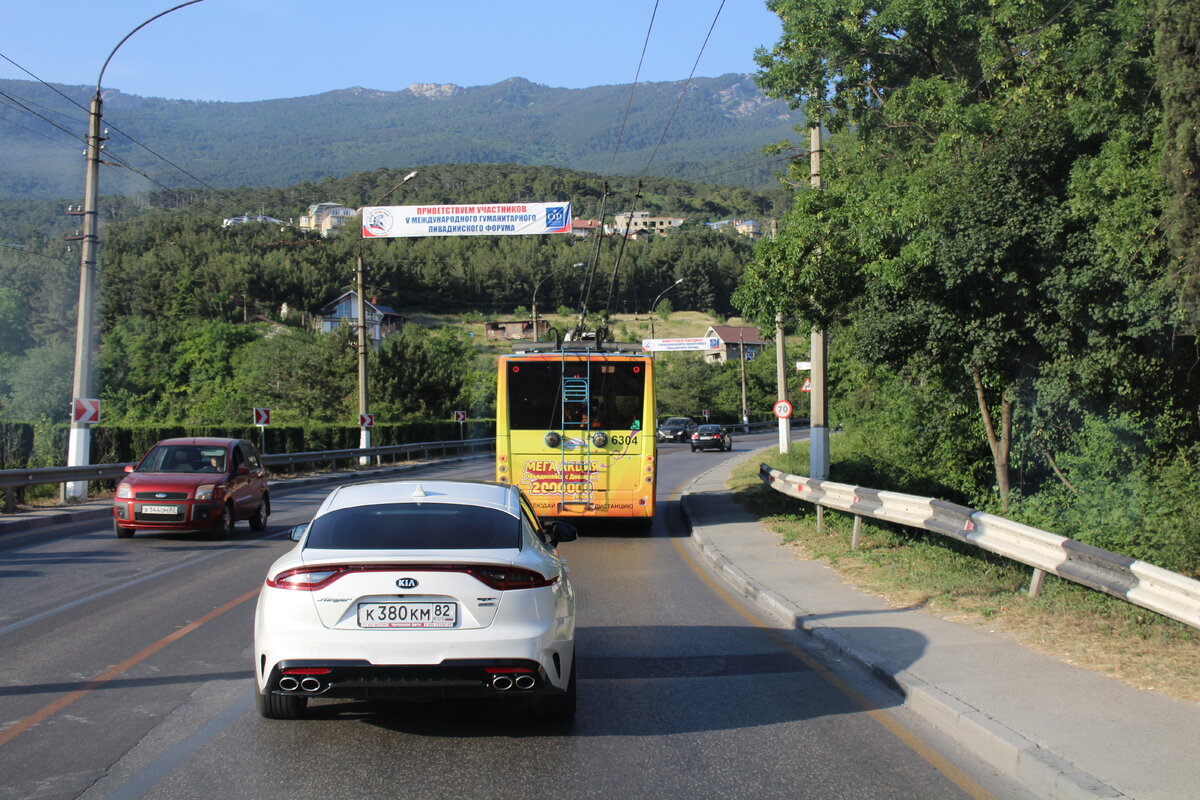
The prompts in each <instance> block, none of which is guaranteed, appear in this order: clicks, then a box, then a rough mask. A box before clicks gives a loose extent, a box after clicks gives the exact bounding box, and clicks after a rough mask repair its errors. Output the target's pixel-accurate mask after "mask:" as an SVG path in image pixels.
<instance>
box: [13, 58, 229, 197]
mask: <svg viewBox="0 0 1200 800" xmlns="http://www.w3.org/2000/svg"><path fill="white" fill-rule="evenodd" d="M0 58H3V59H4V60H5V61H7V62H8V63H10V64H12V65H13V66H14V67H16V68H17V69H19V70H21V71H22V72H24V73H25V74H26V75H28V76H30V77H31V78H33V79H34V80H36V81H37V82H38V83H40V84H42V85H43V86H45V87H46V88H48V89H50V90H51V91H53V92H54V93H55V94H58V95H59V96H60V97H62V98H63V99H65V100H67V101H68V102H69V103H71V104H72V105H74V106H76V107H78V108H79V109H81V110H82V111H84V112H85V113H89V114H90V113H91V112H90V111H88V109H87V108H85V107H84V106H83V105H82V104H81V103H79V102H78V101H77V100H75V99H74V98H72V97H70V96H69V95H67V94H65V93H64V92H62V91H61V90H59V89H58V87H56V86H53V85H52V84H50V83H47V82H46V81H44V80H42V79H41V78H40V77H38V76H37V75H35V74H34V73H32V72H30V71H29V70H28V69H26V68H25V67H23V66H21V65H20V64H18V63H17V62H16V61H13V60H12V59H11V58H9V57H8V56H6V55H4V54H3V53H0ZM0 95H4V96H5V97H8V95H7V94H5V93H4V92H3V91H2V90H0ZM23 108H24V106H23ZM25 110H26V111H28V112H29V113H31V114H34V115H35V116H37V117H39V118H40V119H42V120H43V121H44V122H47V123H49V124H51V125H54V127H56V128H58V129H59V130H61V131H63V132H64V133H66V134H67V135H69V136H74V137H75V138H77V139H80V140H81V141H83V142H84V143H85V144H86V143H87V138H86V137H81V136H78V135H77V134H73V133H71V132H70V131H68V130H66V129H65V128H63V127H62V126H60V125H57V124H56V123H54V122H53V121H51V120H49V119H47V118H46V117H43V116H41V115H40V114H38V113H37V112H35V111H33V110H32V109H29V108H25ZM56 113H61V112H56ZM106 125H107V127H108V129H109V130H110V131H113V132H115V133H119V134H120V135H121V136H124V137H125V138H126V139H128V140H129V141H131V142H133V143H134V144H135V145H137V146H138V147H140V148H142V149H143V150H145V151H146V152H147V153H149V154H150V155H152V156H154V157H155V158H157V159H159V160H160V161H162V162H163V163H165V164H167V165H169V166H170V167H172V168H173V169H175V170H178V171H179V172H180V173H182V174H184V175H186V176H187V177H189V178H191V179H192V180H194V181H196V182H197V183H199V184H200V185H201V186H203V187H204V188H206V189H208V190H210V191H212V192H213V193H215V194H217V195H218V196H220V197H221V198H223V199H225V200H228V201H230V202H233V198H232V197H230V196H229V195H227V194H225V192H223V191H221V190H220V189H218V188H216V187H215V186H213V185H211V184H209V183H208V182H207V181H205V180H204V179H202V178H199V177H197V176H196V175H193V174H192V173H191V172H189V171H188V170H186V169H184V168H183V167H181V166H180V165H179V164H176V163H175V162H174V161H172V160H171V159H169V158H167V157H166V156H164V155H162V154H161V153H158V152H157V151H155V150H154V149H153V148H151V147H150V146H149V145H146V144H144V143H142V142H141V141H139V140H138V139H137V138H136V137H134V136H133V135H132V134H129V133H126V132H125V131H123V130H121V129H120V128H118V127H117V126H116V125H114V124H112V123H111V122H106ZM109 157H110V158H113V159H114V160H116V161H118V162H119V163H118V164H116V165H115V166H122V167H126V168H127V169H130V170H132V171H133V172H136V173H138V174H139V175H141V176H142V177H145V178H147V180H150V181H151V182H152V183H154V184H155V185H157V186H159V187H162V188H164V189H169V187H167V186H165V185H164V184H162V183H160V182H159V181H157V180H154V179H152V178H149V177H148V175H147V173H146V172H144V171H143V170H140V169H138V168H136V167H134V166H132V165H131V164H129V163H127V162H126V161H125V160H123V159H119V158H117V157H116V156H113V155H111V154H109Z"/></svg>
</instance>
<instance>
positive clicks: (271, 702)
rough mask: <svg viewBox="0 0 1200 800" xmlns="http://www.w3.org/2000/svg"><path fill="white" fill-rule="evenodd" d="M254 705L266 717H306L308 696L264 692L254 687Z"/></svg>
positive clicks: (261, 715)
mask: <svg viewBox="0 0 1200 800" xmlns="http://www.w3.org/2000/svg"><path fill="white" fill-rule="evenodd" d="M254 707H255V708H257V709H258V714H259V716H260V717H263V718H264V719H304V711H305V709H306V708H307V707H308V698H307V697H304V696H303V695H298V694H275V693H273V692H268V693H267V694H263V693H262V692H260V691H258V686H257V684H256V685H255V687H254Z"/></svg>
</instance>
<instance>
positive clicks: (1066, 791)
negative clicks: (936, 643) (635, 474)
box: [680, 473, 1125, 800]
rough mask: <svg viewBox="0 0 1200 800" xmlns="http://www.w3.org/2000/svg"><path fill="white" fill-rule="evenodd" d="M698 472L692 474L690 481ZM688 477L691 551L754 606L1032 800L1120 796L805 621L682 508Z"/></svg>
mask: <svg viewBox="0 0 1200 800" xmlns="http://www.w3.org/2000/svg"><path fill="white" fill-rule="evenodd" d="M705 474H707V473H705ZM702 477H704V476H703V475H701V476H699V477H697V478H696V481H699V480H700V478H702ZM696 481H693V483H692V484H690V485H689V486H688V487H687V488H685V489H684V490H683V496H682V498H681V502H680V507H681V508H682V509H683V516H684V519H685V521H686V522H687V524H688V527H689V528H690V530H691V534H692V535H691V545H692V548H693V549H694V550H695V551H696V553H697V554H698V555H699V556H700V558H701V559H702V560H703V561H704V562H705V563H706V564H708V566H709V567H710V568H711V569H712V570H713V571H714V572H716V573H717V575H718V576H720V577H721V578H722V579H723V580H724V581H725V582H726V583H728V584H729V585H730V586H731V587H732V588H733V589H734V590H735V591H737V592H739V593H741V594H742V595H743V596H745V597H746V598H748V599H749V600H750V601H751V602H752V603H753V604H754V606H756V607H757V608H759V609H760V610H761V611H763V612H765V613H767V614H769V615H770V616H772V617H774V618H776V619H778V620H779V621H781V622H783V623H784V624H785V625H790V626H793V627H794V628H795V630H797V631H799V632H800V633H803V634H805V635H807V636H809V637H810V638H812V639H813V640H814V641H816V642H817V643H818V644H819V645H820V646H821V647H822V648H823V649H825V650H826V651H828V652H830V653H833V654H835V655H837V656H838V657H840V658H844V659H846V660H848V661H852V662H854V663H855V664H858V665H859V666H861V667H862V668H864V669H866V670H867V671H868V672H869V673H870V674H871V675H872V676H873V677H874V678H875V679H876V680H878V681H879V682H881V683H882V684H883V685H884V686H886V687H887V688H889V689H891V690H892V691H895V692H898V693H899V694H900V695H901V696H902V697H903V698H904V704H905V705H906V706H907V707H908V708H909V709H910V710H911V711H913V712H915V713H916V714H918V715H920V716H921V717H922V718H923V719H925V720H926V721H927V722H929V723H930V724H931V725H933V726H934V727H935V728H937V729H938V730H940V731H942V732H944V733H946V734H948V735H949V736H951V737H953V739H954V740H955V741H956V742H958V743H959V744H960V745H962V746H963V747H964V748H965V749H966V750H967V751H968V752H970V753H971V754H973V755H975V756H976V757H978V758H980V759H982V760H983V761H984V762H986V763H988V764H990V765H992V766H993V767H995V768H996V769H998V770H1000V771H1002V772H1003V773H1004V774H1006V775H1008V776H1009V777H1011V778H1012V779H1013V780H1015V781H1017V782H1018V783H1019V784H1020V785H1021V786H1023V787H1024V788H1025V789H1027V790H1029V791H1030V792H1033V793H1034V794H1035V795H1037V796H1038V797H1045V798H1052V800H1087V799H1093V800H1112V799H1113V798H1123V797H1125V795H1124V794H1122V793H1121V792H1118V791H1117V790H1116V789H1113V788H1112V787H1110V786H1107V785H1106V784H1104V783H1103V782H1101V781H1100V780H1098V779H1096V778H1095V777H1093V776H1092V775H1089V774H1088V773H1086V772H1083V771H1082V770H1079V769H1077V768H1076V767H1075V766H1073V765H1072V764H1070V763H1068V762H1067V761H1065V760H1063V759H1062V758H1060V757H1059V756H1057V755H1055V754H1054V753H1052V752H1050V751H1049V750H1045V749H1043V748H1041V747H1039V746H1038V745H1037V744H1036V743H1035V742H1032V741H1030V740H1029V739H1027V738H1026V737H1024V736H1022V735H1021V734H1019V733H1017V732H1016V731H1013V730H1012V729H1010V728H1008V727H1007V726H1005V725H1003V724H1002V723H1000V722H998V721H997V720H995V719H992V718H991V717H989V716H988V715H987V714H985V713H984V712H982V711H980V710H979V709H977V708H975V707H973V706H972V705H970V704H969V703H966V702H964V701H962V700H960V699H959V698H956V697H954V696H952V695H950V694H949V693H947V692H945V691H943V690H941V689H939V688H937V687H936V686H931V685H929V684H927V683H926V682H925V681H923V680H921V679H920V678H918V677H916V676H915V675H912V674H911V673H909V672H907V671H906V670H902V669H897V668H896V667H895V666H894V665H891V664H888V663H887V662H886V660H884V659H883V658H882V657H880V656H879V655H877V654H876V653H873V652H871V651H870V650H868V649H866V648H863V647H861V646H857V645H854V644H853V643H851V642H850V641H848V640H847V639H846V638H845V637H843V636H841V635H839V634H838V633H836V632H835V631H833V630H832V629H830V628H829V627H828V626H826V625H824V624H822V623H821V622H820V621H817V620H812V619H808V617H809V616H810V613H811V612H808V611H806V610H805V609H803V608H800V607H799V606H797V605H795V604H793V603H792V602H790V601H788V600H786V599H784V598H783V597H782V596H780V595H779V594H777V593H776V592H774V591H772V590H771V589H770V588H769V587H767V586H764V585H762V584H760V583H758V582H756V581H755V580H753V579H752V578H750V577H749V576H748V575H746V574H745V573H744V572H743V571H742V570H740V569H739V568H738V567H737V565H736V564H734V563H733V562H732V561H730V560H729V559H728V558H726V557H725V555H724V554H723V553H721V551H720V549H719V548H717V547H716V546H715V545H714V544H713V543H712V541H711V540H710V539H709V538H708V537H707V536H706V535H705V532H704V523H703V521H702V520H697V519H696V518H695V516H694V513H693V512H692V510H691V509H690V508H689V503H688V499H689V495H690V494H691V488H692V486H694V485H695V482H696Z"/></svg>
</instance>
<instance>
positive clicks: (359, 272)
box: [355, 242, 371, 466]
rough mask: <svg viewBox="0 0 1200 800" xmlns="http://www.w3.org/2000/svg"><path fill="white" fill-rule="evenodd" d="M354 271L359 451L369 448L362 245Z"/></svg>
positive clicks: (364, 459) (364, 461)
mask: <svg viewBox="0 0 1200 800" xmlns="http://www.w3.org/2000/svg"><path fill="white" fill-rule="evenodd" d="M357 267H358V268H357V269H356V270H355V274H356V279H357V281H356V284H357V285H356V288H357V290H358V413H359V420H360V425H359V429H358V446H359V448H361V449H366V448H368V447H370V446H371V429H370V428H368V427H367V426H366V425H362V424H361V420H362V419H363V418H364V417H365V416H366V415H367V413H368V411H370V409H369V408H367V299H366V298H365V297H364V296H363V294H364V292H365V291H366V287H365V286H364V285H363V284H364V283H365V281H364V280H363V258H362V243H361V242H360V243H359V246H358V264H357ZM358 463H359V464H361V465H363V466H367V465H368V464H370V463H371V459H370V458H368V457H366V456H364V457H362V458H360V459H359V460H358Z"/></svg>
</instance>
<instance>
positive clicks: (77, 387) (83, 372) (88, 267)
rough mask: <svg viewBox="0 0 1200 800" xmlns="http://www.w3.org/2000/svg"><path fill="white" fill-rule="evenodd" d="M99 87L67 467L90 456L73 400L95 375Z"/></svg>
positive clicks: (82, 487)
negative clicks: (93, 363)
mask: <svg viewBox="0 0 1200 800" xmlns="http://www.w3.org/2000/svg"><path fill="white" fill-rule="evenodd" d="M102 104H103V101H102V100H101V99H100V87H99V85H97V87H96V94H95V96H93V97H92V107H91V116H90V120H89V122H88V140H87V176H86V177H85V179H84V188H83V241H82V245H83V246H82V248H81V254H80V257H79V323H78V327H77V328H76V329H75V377H74V380H73V382H72V385H71V396H72V401H71V406H72V412H71V431H70V433H69V435H68V439H67V466H68V467H80V466H83V465H85V464H90V463H92V462H91V453H92V428H91V425H90V424H88V423H86V422H77V421H76V420H75V413H74V406H75V400H76V399H84V398H91V397H95V396H96V394H95V385H96V380H95V375H94V373H93V368H92V353H94V352H95V350H96V251H97V225H96V216H97V211H96V193H97V187H98V186H99V184H100V145H101V142H102V139H101V138H100V108H101V106H102ZM87 490H88V485H87V481H79V482H75V483H68V484H67V485H66V491H65V494H66V497H67V499H73V500H84V499H87Z"/></svg>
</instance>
